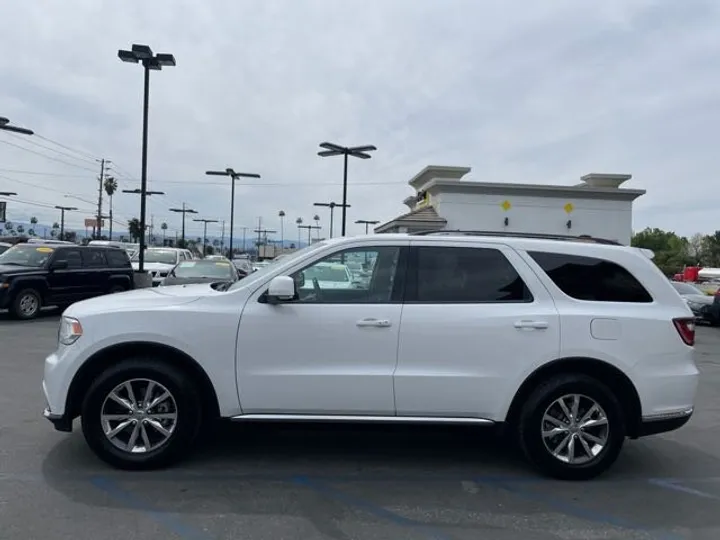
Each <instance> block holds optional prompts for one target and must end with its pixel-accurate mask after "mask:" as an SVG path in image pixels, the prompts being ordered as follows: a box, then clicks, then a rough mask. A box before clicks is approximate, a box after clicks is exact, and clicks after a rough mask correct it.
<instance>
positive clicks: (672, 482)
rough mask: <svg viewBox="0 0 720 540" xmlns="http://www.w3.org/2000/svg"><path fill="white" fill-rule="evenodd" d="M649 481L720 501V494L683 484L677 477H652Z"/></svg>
mask: <svg viewBox="0 0 720 540" xmlns="http://www.w3.org/2000/svg"><path fill="white" fill-rule="evenodd" d="M648 482H649V483H650V484H652V485H654V486H658V487H661V488H663V489H669V490H672V491H678V492H680V493H685V494H687V495H694V496H695V497H700V498H703V499H714V500H716V501H720V496H718V495H714V494H713V493H707V492H706V491H701V490H699V489H695V488H691V487H688V486H686V485H683V484H682V483H681V482H680V481H678V480H677V479H672V478H650V479H649V480H648Z"/></svg>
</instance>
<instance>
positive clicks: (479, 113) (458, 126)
mask: <svg viewBox="0 0 720 540" xmlns="http://www.w3.org/2000/svg"><path fill="white" fill-rule="evenodd" d="M0 13H1V14H2V21H3V31H2V32H1V33H0V50H2V51H3V54H2V55H0V116H5V117H8V118H10V120H11V122H12V123H13V124H17V125H21V126H25V127H28V128H31V129H33V130H35V132H36V133H37V135H38V137H23V136H20V135H11V134H9V133H5V132H0V191H14V192H17V193H18V196H17V197H13V198H12V199H10V202H9V203H8V204H9V206H8V219H9V220H13V221H28V220H29V218H30V217H31V216H36V217H37V218H38V219H39V220H40V222H41V223H48V224H51V223H52V222H54V221H58V220H59V211H57V210H55V209H54V208H53V207H54V206H55V205H69V206H76V207H78V208H79V210H78V211H77V212H68V213H67V215H66V226H68V227H75V228H82V223H83V220H84V218H86V217H91V215H92V214H93V212H96V209H95V210H93V205H96V204H97V185H98V182H97V176H98V174H99V171H100V163H99V162H98V161H97V160H99V159H100V158H106V159H109V160H111V161H112V165H111V174H113V175H114V176H115V178H116V179H117V180H118V182H119V184H120V189H121V190H122V189H135V188H138V187H139V185H140V184H139V180H138V179H139V177H140V164H141V160H140V157H141V153H140V148H141V126H142V123H141V122H142V69H141V68H140V67H139V66H136V65H132V64H127V63H122V62H121V61H120V60H119V59H118V57H117V50H118V49H120V48H130V46H131V45H132V43H142V44H147V45H150V46H151V47H152V48H153V51H154V52H170V53H172V54H174V55H175V57H176V60H177V66H176V67H172V68H166V69H164V70H163V71H160V72H152V74H151V88H150V124H149V125H150V129H149V155H148V179H149V189H152V190H157V191H163V192H165V195H162V196H160V195H157V196H153V197H151V198H150V202H149V208H148V221H150V217H152V220H153V223H154V225H155V227H156V228H157V229H159V226H160V223H162V222H166V223H167V224H168V227H169V229H168V234H171V235H172V234H174V232H175V231H176V230H179V228H180V215H179V214H174V213H172V212H170V211H169V209H170V208H172V207H177V206H179V205H181V204H182V203H183V202H185V203H186V204H187V205H188V206H190V207H191V208H193V209H195V210H197V211H198V214H197V215H196V216H193V217H199V218H207V219H218V220H221V221H222V220H225V221H226V225H225V230H226V234H227V232H228V230H229V213H230V209H229V202H230V181H229V179H227V178H223V177H208V176H205V174H204V172H205V171H206V170H208V169H225V168H227V167H232V168H234V169H235V170H236V171H241V172H248V173H258V174H260V175H261V178H260V179H259V180H240V181H238V183H237V190H236V205H235V237H236V238H237V237H238V236H242V230H243V229H242V228H243V227H247V228H248V230H252V229H255V228H257V226H258V223H259V221H258V220H259V219H261V220H262V221H261V224H262V227H264V228H268V229H273V230H276V231H278V232H277V234H275V238H276V239H279V238H280V229H281V222H280V219H279V217H278V212H279V211H280V210H283V211H284V212H285V214H286V217H285V219H284V225H283V227H282V229H283V237H284V238H285V239H294V238H297V236H296V235H297V229H296V226H295V220H296V219H297V218H302V219H303V220H304V222H305V223H306V224H307V223H311V222H312V223H314V222H313V221H312V219H313V216H314V215H315V214H318V215H319V216H320V222H319V224H320V226H322V227H323V229H322V231H321V235H322V236H327V234H328V225H329V211H328V210H327V209H325V208H315V207H313V203H314V202H329V201H335V202H341V201H342V158H325V159H323V158H320V157H318V156H317V152H318V150H319V148H318V144H319V143H320V142H322V141H331V142H335V143H338V144H341V145H346V146H355V145H365V144H374V145H375V146H377V148H378V150H377V151H376V152H374V153H373V157H372V159H370V160H358V159H352V160H351V161H350V163H349V173H348V177H349V187H348V203H349V204H350V205H351V208H349V209H348V231H349V233H350V234H358V233H361V232H364V228H363V226H361V225H355V224H354V221H356V220H359V219H364V220H379V221H381V222H384V221H387V220H390V219H392V218H393V217H395V216H397V215H398V214H401V213H403V212H405V211H406V210H407V208H406V207H405V206H404V205H403V204H402V201H403V199H404V198H406V197H407V196H409V195H411V194H413V190H412V189H411V188H410V187H409V186H408V184H407V181H408V180H409V179H410V178H411V177H412V176H414V175H415V174H416V173H417V172H419V171H420V170H421V169H422V168H424V167H425V166H427V165H449V166H468V167H472V172H471V173H470V175H468V176H467V177H466V179H467V180H475V181H484V182H522V183H541V184H544V183H548V184H568V185H572V184H576V183H578V182H579V178H580V177H581V176H582V175H584V174H586V173H590V172H607V173H630V174H632V175H633V179H632V180H631V181H629V182H627V183H626V184H624V186H623V187H628V188H638V189H645V190H647V194H646V195H644V196H643V197H641V198H640V199H638V200H637V201H636V203H635V212H634V223H633V227H634V229H636V230H639V229H642V228H644V227H647V226H650V227H660V228H664V229H670V230H675V231H676V232H678V233H679V234H683V235H691V234H693V233H695V232H704V233H707V232H711V231H714V230H716V229H720V221H719V220H718V215H720V213H719V212H718V197H719V196H720V191H718V184H717V181H716V179H715V178H714V177H713V174H714V173H715V172H716V171H718V170H720V152H718V151H717V150H716V147H717V142H718V136H717V133H718V128H717V126H719V125H720V92H718V83H720V33H718V32H717V28H718V27H720V2H717V0H683V1H682V2H673V1H670V0H657V1H655V0H603V1H602V2H578V1H577V0H545V1H542V2H538V1H536V0H497V1H494V0H493V1H491V0H365V1H364V2H356V1H352V0H343V1H338V0H253V1H250V0H213V1H211V2H197V1H189V0H153V1H152V2H148V1H144V0H128V1H125V2H113V1H103V0H63V1H62V2H57V1H52V0H34V1H32V2H28V1H25V0H0ZM57 143H59V144H60V145H62V146H58V144H57ZM18 147H21V148H18ZM113 210H114V216H115V220H116V224H115V226H114V228H115V230H116V231H117V230H118V229H122V228H126V227H123V224H124V223H126V222H127V220H128V219H129V218H132V217H136V216H138V215H139V198H138V197H137V196H136V195H129V194H122V193H119V194H117V195H116V196H115V197H114V202H113ZM105 211H106V212H107V202H105ZM339 215H340V213H339V212H336V216H335V218H336V219H335V234H336V235H337V234H339ZM220 230H221V225H220V224H217V225H216V224H210V225H209V227H208V231H209V234H211V235H219V234H220ZM201 232H202V225H201V224H199V223H195V222H192V221H188V223H187V234H188V236H199V235H200V234H201ZM249 234H251V233H248V235H249Z"/></svg>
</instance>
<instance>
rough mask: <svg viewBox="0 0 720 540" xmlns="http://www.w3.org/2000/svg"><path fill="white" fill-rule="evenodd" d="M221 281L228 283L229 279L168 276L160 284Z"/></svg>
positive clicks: (191, 283)
mask: <svg viewBox="0 0 720 540" xmlns="http://www.w3.org/2000/svg"><path fill="white" fill-rule="evenodd" d="M221 281H230V280H229V279H220V278H211V277H177V276H168V277H166V278H165V279H164V280H163V282H162V284H163V286H167V285H193V284H196V283H217V282H221Z"/></svg>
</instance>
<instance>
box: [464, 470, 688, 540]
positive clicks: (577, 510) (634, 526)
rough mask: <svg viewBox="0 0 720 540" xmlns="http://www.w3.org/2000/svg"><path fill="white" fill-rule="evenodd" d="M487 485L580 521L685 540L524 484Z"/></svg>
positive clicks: (657, 539)
mask: <svg viewBox="0 0 720 540" xmlns="http://www.w3.org/2000/svg"><path fill="white" fill-rule="evenodd" d="M478 483H482V481H481V480H479V481H478ZM485 483H486V484H487V485H488V486H490V487H496V488H498V489H503V490H505V491H507V492H509V493H512V494H514V495H516V496H518V497H521V498H523V499H526V500H528V501H533V502H537V503H541V504H543V505H545V506H548V507H550V508H552V509H554V510H556V511H558V512H560V513H562V514H565V515H568V516H572V517H575V518H579V519H584V520H585V521H590V522H594V523H599V524H601V525H610V526H612V527H615V528H618V529H627V530H631V531H640V532H643V533H645V534H646V535H648V536H650V537H651V538H654V539H655V540H683V537H682V536H679V535H677V534H675V533H672V532H668V531H658V530H655V529H651V528H649V527H646V526H643V525H640V524H638V523H633V522H631V521H628V520H626V519H624V518H621V517H619V516H615V515H613V514H610V513H607V512H603V511H599V510H593V509H590V508H586V507H584V506H580V505H578V504H575V503H571V502H568V501H566V500H564V499H562V498H560V497H556V496H554V495H552V494H549V493H547V492H542V493H541V492H538V491H536V490H533V489H532V487H531V486H528V485H527V484H523V483H514V484H511V483H504V482H485Z"/></svg>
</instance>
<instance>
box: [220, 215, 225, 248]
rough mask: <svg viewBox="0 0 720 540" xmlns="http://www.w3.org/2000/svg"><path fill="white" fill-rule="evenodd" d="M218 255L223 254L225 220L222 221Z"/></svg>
mask: <svg viewBox="0 0 720 540" xmlns="http://www.w3.org/2000/svg"><path fill="white" fill-rule="evenodd" d="M220 253H222V254H223V255H224V254H225V220H224V219H223V220H222V235H221V240H220Z"/></svg>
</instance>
